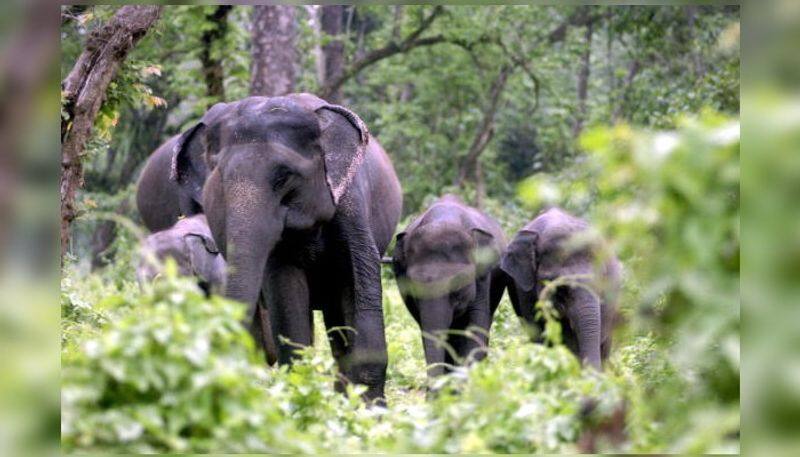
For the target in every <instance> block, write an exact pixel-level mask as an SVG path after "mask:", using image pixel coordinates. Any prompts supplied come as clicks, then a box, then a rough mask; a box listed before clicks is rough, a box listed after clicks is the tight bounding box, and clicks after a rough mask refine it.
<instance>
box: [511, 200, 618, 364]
mask: <svg viewBox="0 0 800 457" xmlns="http://www.w3.org/2000/svg"><path fill="white" fill-rule="evenodd" d="M589 229H590V227H589V224H588V223H586V221H584V220H582V219H579V218H577V217H574V216H572V215H570V214H568V213H567V212H565V211H564V210H562V209H560V208H551V209H549V210H547V211H545V212H543V213H541V214H540V215H539V216H538V217H536V219H534V220H533V221H531V222H530V223H528V224H527V225H526V226H525V227H523V228H522V230H520V231H519V233H517V236H516V237H515V238H514V239H513V240H512V241H511V244H509V246H508V250H507V251H506V253H505V254H504V255H503V257H502V259H501V261H500V268H501V269H502V271H503V272H504V273H505V274H507V275H508V277H507V279H506V282H507V285H508V292H509V297H510V298H511V303H512V304H513V305H514V311H515V312H516V313H517V315H518V316H519V317H520V318H521V319H522V320H523V322H524V323H525V324H527V325H528V326H530V329H531V330H532V331H533V333H534V334H540V332H539V331H538V330H539V329H540V328H541V325H542V322H541V321H537V319H536V318H535V313H536V311H535V307H534V305H535V303H536V301H537V299H539V298H543V297H540V294H541V293H542V291H543V289H544V288H545V287H546V283H547V282H549V281H554V280H556V279H558V278H561V281H562V282H563V284H562V285H557V284H558V283H556V284H554V287H552V288H551V289H552V290H550V292H552V293H550V292H548V293H550V294H549V298H550V300H551V302H552V303H553V305H554V307H555V309H556V311H557V312H558V314H559V316H561V325H562V329H563V339H564V343H565V344H566V345H567V347H569V348H570V350H572V351H573V352H574V353H575V354H576V355H578V356H579V357H580V359H581V361H582V362H583V363H589V364H590V365H592V366H594V367H595V368H597V369H600V368H601V360H605V359H606V358H607V357H608V354H609V351H610V350H611V331H612V327H613V324H614V320H615V315H616V298H617V294H618V291H619V282H620V264H619V262H618V261H617V259H616V258H615V257H613V255H606V256H605V258H603V256H601V255H600V251H599V250H598V246H599V245H598V243H595V242H593V240H592V239H591V236H590V232H589Z"/></svg>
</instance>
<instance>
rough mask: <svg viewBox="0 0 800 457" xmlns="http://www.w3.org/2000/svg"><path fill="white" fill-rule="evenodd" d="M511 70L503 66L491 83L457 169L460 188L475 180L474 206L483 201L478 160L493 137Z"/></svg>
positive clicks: (509, 66)
mask: <svg viewBox="0 0 800 457" xmlns="http://www.w3.org/2000/svg"><path fill="white" fill-rule="evenodd" d="M513 69H514V67H512V66H511V65H505V66H503V67H502V68H501V69H500V72H499V73H498V74H497V77H496V78H495V80H494V81H493V82H492V86H491V88H490V89H489V100H488V103H487V104H486V106H485V107H484V109H483V117H482V119H481V123H480V125H479V127H478V130H477V131H476V132H475V137H474V138H473V140H472V144H471V145H470V147H469V150H468V151H467V155H466V156H464V159H463V160H462V161H461V165H460V166H459V168H458V177H457V180H456V185H457V186H459V187H462V186H463V185H464V184H465V183H466V182H467V180H468V179H469V178H470V177H472V178H474V179H475V184H476V185H477V187H476V190H477V191H478V194H479V195H477V196H476V204H479V203H481V202H482V201H483V195H480V193H481V192H482V191H483V183H482V180H483V177H482V176H481V174H480V172H479V164H478V159H479V158H480V155H481V153H483V151H484V150H485V149H486V146H488V145H489V142H490V141H491V140H492V137H493V136H494V119H495V116H496V114H497V109H498V108H499V106H500V100H501V98H502V95H503V90H504V89H505V87H506V83H507V82H508V77H509V76H510V75H511V72H512V71H513Z"/></svg>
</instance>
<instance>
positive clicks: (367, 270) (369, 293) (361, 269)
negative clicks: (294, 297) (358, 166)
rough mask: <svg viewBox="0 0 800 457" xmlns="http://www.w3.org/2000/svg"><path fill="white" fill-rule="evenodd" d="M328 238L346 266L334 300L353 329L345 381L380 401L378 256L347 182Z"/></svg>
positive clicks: (382, 355)
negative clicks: (340, 294) (340, 290)
mask: <svg viewBox="0 0 800 457" xmlns="http://www.w3.org/2000/svg"><path fill="white" fill-rule="evenodd" d="M338 208H339V211H338V212H337V215H336V219H335V221H334V223H333V225H332V226H331V227H332V229H333V230H332V232H331V235H332V237H331V239H330V241H332V242H333V243H335V245H336V249H337V250H338V251H339V252H337V253H336V256H337V257H338V260H339V265H338V266H340V267H341V268H342V269H343V270H346V274H345V275H344V279H345V280H344V282H343V285H342V287H343V288H344V289H343V291H342V292H343V293H342V297H341V300H340V304H341V307H342V314H343V315H344V317H345V322H346V324H347V325H348V326H349V327H352V328H353V329H354V330H355V335H354V337H353V345H352V346H350V347H349V351H348V354H347V355H346V356H345V357H344V362H345V363H344V365H345V370H344V371H345V373H346V374H347V377H348V379H349V380H350V381H351V382H355V383H356V384H363V385H365V386H367V391H366V393H365V394H364V398H365V400H367V401H375V402H377V403H379V404H381V405H383V404H385V400H384V385H385V383H386V367H387V365H388V353H387V350H386V335H385V330H384V323H383V302H382V301H383V295H382V289H381V263H380V262H381V256H380V254H379V252H378V248H377V245H376V243H375V240H374V239H373V237H372V232H371V229H370V228H369V227H368V225H367V224H368V222H367V221H368V220H369V219H368V216H367V210H366V208H365V204H364V200H363V196H362V195H361V194H360V191H359V190H358V188H356V187H351V188H350V189H349V190H348V192H347V193H345V194H344V195H343V196H342V200H341V201H340V202H339V205H338Z"/></svg>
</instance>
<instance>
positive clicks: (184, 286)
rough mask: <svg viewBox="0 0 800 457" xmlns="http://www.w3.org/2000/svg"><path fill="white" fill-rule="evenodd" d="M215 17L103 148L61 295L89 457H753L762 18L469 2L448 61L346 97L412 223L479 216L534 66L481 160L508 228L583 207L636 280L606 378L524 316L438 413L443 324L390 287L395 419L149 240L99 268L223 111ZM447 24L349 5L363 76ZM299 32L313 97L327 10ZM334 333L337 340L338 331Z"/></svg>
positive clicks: (132, 59)
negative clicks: (747, 208) (672, 456)
mask: <svg viewBox="0 0 800 457" xmlns="http://www.w3.org/2000/svg"><path fill="white" fill-rule="evenodd" d="M213 8H214V7H213V6H175V7H167V8H165V9H164V12H163V15H162V18H161V20H160V21H159V22H158V24H157V25H156V27H155V28H154V29H153V30H152V31H151V33H149V34H148V35H147V36H146V37H145V38H144V39H143V40H142V41H141V42H140V44H139V46H137V47H136V49H135V50H134V51H133V52H132V53H131V55H130V56H129V59H128V60H127V61H126V63H125V65H124V67H123V68H122V69H121V72H120V74H119V76H118V78H117V79H116V81H115V82H114V83H113V85H112V87H111V90H110V91H109V94H108V97H107V99H106V103H105V105H104V106H103V108H102V110H101V115H100V116H99V117H98V119H97V122H96V126H95V135H94V138H93V139H92V140H91V141H90V144H89V147H88V148H87V151H86V154H85V161H86V187H85V189H84V191H83V193H82V194H81V196H80V202H81V218H80V219H79V220H78V221H77V222H78V224H77V226H76V232H77V233H76V234H75V237H74V239H75V242H74V243H75V248H74V253H75V255H74V257H72V258H70V259H69V261H68V262H67V264H66V265H65V267H64V269H63V273H62V284H61V286H62V287H61V318H62V321H61V329H62V338H61V341H62V367H63V368H62V416H61V425H62V446H63V448H64V450H66V451H69V452H87V451H101V452H298V453H301V452H302V453H313V452H340V453H347V452H389V451H391V452H430V453H434V452H485V451H490V452H552V453H556V452H574V451H578V450H587V449H589V450H597V451H609V452H679V451H687V452H727V451H733V452H735V451H738V448H739V438H738V433H739V428H740V420H739V403H740V400H739V374H740V361H739V334H740V323H739V322H740V321H739V308H738V297H739V273H738V272H739V247H740V246H739V236H740V235H739V173H740V169H739V136H738V122H737V121H735V119H736V118H737V116H738V111H739V49H738V38H739V12H738V7H716V6H702V7H697V8H694V7H624V8H622V7H592V8H585V7H571V6H563V7H545V8H541V7H528V6H486V7H475V8H465V7H450V6H445V7H443V10H442V11H443V12H442V14H441V15H439V16H437V17H436V19H435V21H433V22H432V23H431V25H430V27H429V28H428V29H427V30H425V32H424V33H423V36H424V37H441V38H442V42H441V43H438V44H436V45H432V46H422V47H418V48H415V49H412V50H409V51H407V52H403V53H401V54H399V55H397V56H394V57H391V58H387V59H382V60H379V61H377V62H376V63H375V64H374V65H371V66H369V67H368V68H367V69H365V70H363V71H361V72H360V73H358V74H356V75H355V76H354V77H353V78H352V79H350V80H349V81H348V82H347V83H346V84H345V85H344V87H343V93H344V95H345V100H344V103H345V104H347V105H348V106H350V107H351V108H352V109H353V110H354V111H356V112H357V113H359V115H360V116H361V117H362V118H364V119H365V121H366V122H367V123H368V124H369V126H370V131H371V132H372V133H374V134H375V136H376V137H377V138H379V139H380V141H381V143H382V144H383V146H384V147H385V149H386V150H387V151H388V152H389V154H390V156H391V157H392V160H393V163H394V165H395V168H396V169H397V171H398V175H399V176H400V179H401V182H402V184H403V189H404V207H405V208H404V211H405V214H404V219H405V220H404V221H401V223H400V226H404V225H405V224H406V223H407V222H408V220H409V219H410V218H411V217H412V216H413V215H414V214H416V213H418V212H419V211H421V210H422V209H423V208H425V207H426V206H427V205H428V204H429V203H430V202H431V201H432V200H433V199H434V198H436V197H437V196H439V195H441V194H442V193H445V192H455V193H459V194H461V195H463V196H464V197H465V198H466V199H467V200H468V201H472V202H475V201H476V200H477V197H478V195H479V189H478V188H477V185H476V183H473V182H467V183H462V185H461V186H458V185H457V184H456V178H457V175H458V168H459V165H460V164H461V161H462V160H463V158H464V156H465V154H466V152H467V151H468V150H469V148H470V146H471V144H472V143H473V141H474V140H475V135H476V133H477V130H478V129H479V126H480V125H481V121H482V119H483V116H484V113H485V111H486V108H487V106H489V105H490V101H491V100H490V96H489V92H490V88H491V87H492V84H493V82H494V81H495V79H496V77H497V75H498V71H499V69H500V68H502V67H503V66H504V65H509V64H512V63H513V64H514V65H516V66H514V70H513V71H512V72H511V74H510V76H509V78H508V81H507V83H506V85H505V87H504V89H503V91H502V93H501V94H500V97H499V103H498V109H497V113H496V118H495V119H494V122H493V126H492V131H491V132H492V133H493V136H492V139H491V141H489V142H488V144H487V146H486V149H485V151H484V152H483V153H482V154H481V156H480V159H479V163H480V166H481V169H482V173H483V180H484V183H483V184H484V188H485V195H484V198H483V199H482V201H481V203H482V206H483V209H484V210H485V211H486V212H487V213H489V214H490V215H492V216H493V217H495V218H497V220H498V221H500V223H501V225H502V226H503V228H504V229H505V231H506V233H507V234H508V235H511V234H513V233H514V232H515V231H516V230H518V229H519V228H520V227H521V226H522V225H524V223H525V222H527V221H528V220H530V219H531V218H532V216H533V214H535V211H536V210H538V209H539V208H541V207H542V206H543V205H548V204H558V205H560V206H563V207H564V208H566V209H568V210H570V211H572V212H575V213H577V214H579V215H583V216H585V217H587V218H588V219H589V220H591V221H592V223H593V224H594V225H596V226H597V227H598V229H599V231H600V232H601V233H603V236H604V237H605V238H606V239H607V240H609V241H610V242H611V245H612V246H613V248H614V249H615V250H616V252H617V253H618V255H619V257H620V258H621V260H622V262H623V264H624V265H625V283H624V290H623V294H622V300H621V311H622V314H623V315H624V317H625V321H626V322H625V324H623V325H621V326H620V328H618V329H617V331H616V333H615V350H614V352H613V354H612V358H611V360H610V363H609V364H608V365H607V367H606V369H605V371H604V372H603V373H596V372H592V371H589V370H581V368H580V366H579V365H578V363H577V360H576V359H575V358H574V357H573V356H572V355H571V354H570V353H569V352H568V351H567V350H566V349H565V348H563V347H562V346H560V345H558V344H556V345H554V346H552V347H545V346H541V345H535V344H531V343H529V342H528V341H527V338H526V337H525V335H523V332H522V329H521V327H520V325H519V323H518V321H517V318H516V316H514V314H513V312H512V310H511V306H510V305H509V303H508V302H507V301H503V302H502V303H501V305H500V309H499V310H498V313H497V314H496V316H495V320H494V323H493V327H492V335H491V341H490V344H491V351H490V356H489V358H488V359H487V360H486V361H484V362H482V363H480V364H478V365H477V366H475V367H473V368H471V369H468V370H459V371H456V372H455V373H453V374H452V375H449V376H447V377H444V378H441V379H440V380H438V381H437V385H436V386H435V387H436V388H437V392H438V393H437V394H436V395H430V394H428V393H427V392H426V382H427V380H426V377H425V367H424V358H423V356H422V345H421V337H420V332H419V329H418V327H417V325H416V323H415V322H414V321H413V319H412V318H411V316H410V315H409V313H408V312H407V311H406V309H405V308H404V306H403V304H402V301H401V300H400V297H399V294H398V292H397V289H396V287H395V285H394V280H393V277H392V275H391V273H390V272H389V271H388V269H387V270H385V271H384V272H383V281H384V300H383V302H384V310H385V321H386V322H385V323H386V333H387V344H388V353H389V368H388V383H387V386H386V389H387V397H388V403H389V409H388V410H383V409H380V408H374V409H369V408H366V407H365V406H364V405H363V404H362V403H361V401H360V400H359V398H358V395H359V392H360V389H359V388H353V389H351V390H350V391H348V392H347V394H346V395H342V394H339V393H336V392H335V391H334V389H333V384H334V382H333V381H334V379H335V369H334V362H333V360H332V359H331V357H330V354H329V351H328V350H327V347H325V345H324V344H322V345H320V344H318V345H317V347H314V348H309V349H307V350H305V351H304V355H303V357H302V358H301V359H300V360H299V361H298V363H296V364H295V365H294V366H293V367H292V368H286V367H283V368H267V367H265V366H264V363H263V358H262V356H261V355H260V354H258V353H257V352H256V350H255V349H254V344H253V342H252V341H251V339H250V337H249V335H248V334H247V332H245V331H244V330H243V329H242V327H241V325H240V319H241V317H242V312H243V311H242V308H241V306H240V305H239V304H236V303H231V302H228V301H226V300H224V299H222V298H220V297H212V298H210V299H207V298H205V297H204V296H203V295H202V294H201V293H200V291H199V290H198V289H197V288H196V286H194V284H193V283H192V282H191V281H189V280H187V279H183V278H178V277H176V276H175V275H174V267H173V273H172V274H170V275H168V277H167V278H165V279H164V280H163V281H161V282H159V283H157V284H155V285H153V286H152V287H151V286H147V287H144V288H140V287H139V286H138V285H137V284H135V283H134V282H133V278H134V273H133V267H132V265H134V264H135V260H136V255H137V242H138V237H137V235H136V234H135V233H132V232H130V231H129V230H127V229H124V228H118V229H117V236H116V238H115V240H114V242H113V245H112V247H111V248H110V249H107V250H106V251H105V254H104V257H105V258H107V259H108V260H109V261H110V262H109V263H108V264H107V265H106V266H105V267H104V268H103V269H101V270H95V271H94V272H91V273H90V272H89V266H88V264H87V259H88V257H89V255H88V251H89V249H90V248H93V246H92V244H93V243H94V234H95V233H96V232H97V231H98V230H99V229H100V227H101V225H102V224H101V223H100V221H102V220H104V219H103V218H102V217H103V215H104V214H106V213H112V212H113V213H118V214H121V215H124V216H129V217H131V218H133V219H135V217H136V215H135V214H134V211H133V209H132V205H130V204H129V203H126V202H127V201H129V199H130V196H131V195H132V193H133V185H132V182H133V180H134V179H135V175H136V173H135V170H136V168H137V167H139V166H140V165H141V163H142V162H143V161H144V160H145V158H146V157H147V154H148V153H149V152H150V151H152V150H153V149H154V148H155V147H156V146H157V145H158V144H160V143H161V142H162V141H164V140H166V139H167V138H168V137H169V136H171V135H174V134H176V133H178V132H180V131H181V130H182V129H183V128H185V126H186V125H188V124H190V123H191V122H193V121H194V120H195V119H196V118H197V117H198V116H200V115H201V113H203V112H204V111H205V109H206V108H207V106H209V105H210V104H213V103H215V102H217V101H220V100H217V99H215V98H214V97H209V96H208V95H207V90H206V89H207V88H206V87H205V84H204V80H203V76H202V69H201V67H200V64H199V61H198V59H199V54H200V47H201V45H202V43H201V35H202V33H203V31H204V30H206V29H207V28H208V27H209V26H210V24H209V23H208V19H207V16H208V13H209V12H211V11H212V9H213ZM82 11H83V12H82V13H81V14H80V16H78V18H77V19H75V20H72V21H67V22H64V23H62V27H61V37H62V40H61V41H62V56H63V57H62V75H66V73H67V72H68V71H69V69H70V68H71V67H72V65H73V64H74V61H75V58H76V57H77V55H78V54H79V53H80V51H81V42H82V41H83V40H84V39H85V36H86V35H87V34H88V33H91V30H92V29H93V28H94V27H96V26H97V25H98V24H101V23H102V22H103V21H105V20H107V19H108V18H109V17H110V16H111V15H112V14H113V11H114V8H113V7H110V6H93V7H87V8H85V9H83V10H82ZM432 11H433V7H430V6H422V5H403V6H397V7H385V6H378V5H366V6H356V7H349V8H348V9H347V14H345V16H346V21H347V22H346V24H343V30H344V33H343V40H344V41H345V54H346V56H347V57H348V59H347V61H349V62H352V60H353V59H355V58H356V57H357V56H362V55H364V54H365V53H367V52H369V51H370V50H374V49H379V48H381V47H382V46H386V45H388V44H389V43H391V42H396V41H397V40H398V39H400V38H402V37H405V36H408V35H409V34H411V33H413V32H414V31H415V30H416V29H417V28H418V27H419V25H420V24H421V22H422V21H423V19H424V18H425V17H428V16H429V15H430V14H431V12H432ZM250 12H251V10H250V7H246V6H236V7H234V9H233V10H232V11H231V13H230V15H229V16H228V28H227V33H226V34H225V36H224V37H223V38H222V39H221V40H220V41H219V42H216V43H213V45H212V48H211V49H210V53H211V56H212V57H219V58H221V60H222V65H223V68H224V73H225V81H224V86H225V98H226V99H227V100H234V99H238V98H241V97H244V96H246V95H247V93H248V82H249V67H250V55H249V40H250V36H249V32H248V26H249V20H250V19H249V18H250ZM297 17H298V19H299V31H300V36H299V37H298V48H299V52H298V54H299V55H300V56H302V57H301V60H300V61H299V62H297V65H298V69H299V79H298V82H297V86H296V90H298V91H310V92H314V91H316V90H317V89H318V87H319V83H320V81H318V78H317V75H316V68H315V65H316V64H317V62H316V61H315V59H314V57H313V55H314V50H315V49H316V47H317V46H318V45H320V44H324V43H325V42H327V41H328V40H330V39H331V38H330V37H327V36H318V35H316V34H315V31H314V30H313V28H312V27H311V26H310V22H309V13H308V10H307V9H305V8H302V7H299V8H298V15H297ZM588 24H591V26H592V30H593V33H592V40H591V42H588V43H587V40H586V27H587V26H588ZM562 25H563V26H564V27H563V28H561V26H562ZM587 50H588V51H589V55H590V58H589V70H590V71H589V76H588V81H587V84H588V90H587V97H586V100H584V101H583V102H585V106H586V112H585V119H584V121H585V122H584V125H585V126H586V127H585V128H584V129H583V131H582V132H578V131H576V129H574V125H575V121H576V119H577V118H578V116H580V115H581V112H582V111H581V104H582V103H581V100H579V95H578V91H577V89H576V86H577V82H578V78H579V76H578V75H579V73H580V72H581V70H582V68H581V66H582V62H583V59H582V56H583V55H584V54H585V52H586V51H587ZM515 59H516V60H515ZM517 60H519V61H522V62H525V63H526V66H525V67H523V66H520V65H517V64H516V63H515V62H516V61H517ZM346 64H347V62H346ZM698 113H699V115H698ZM715 113H719V114H715ZM634 126H635V127H634ZM540 305H546V303H544V302H541V303H540ZM540 312H542V313H544V314H547V313H549V312H550V310H548V308H546V307H543V308H541V309H540ZM316 320H317V321H320V319H319V316H317V319H316ZM557 330H558V329H557V327H553V326H551V327H550V329H549V336H550V337H551V338H550V340H551V341H555V342H557V340H558V338H557ZM316 333H317V338H316V340H317V341H324V340H325V336H326V335H325V334H324V331H323V330H322V328H321V326H319V325H318V326H317V328H316ZM620 418H621V419H620Z"/></svg>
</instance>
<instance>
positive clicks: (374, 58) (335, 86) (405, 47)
mask: <svg viewBox="0 0 800 457" xmlns="http://www.w3.org/2000/svg"><path fill="white" fill-rule="evenodd" d="M443 11H444V7H443V6H441V5H437V6H436V7H435V8H434V9H433V12H432V13H431V14H430V15H428V17H426V18H425V19H423V20H422V22H421V23H420V25H419V26H418V27H417V28H416V29H415V30H414V31H413V32H411V33H410V34H409V35H408V36H407V37H405V38H404V39H403V40H402V41H401V42H399V43H398V42H396V41H391V42H389V43H388V44H387V45H386V46H384V47H382V48H379V49H375V50H373V51H371V52H368V53H367V54H365V55H364V56H363V57H361V58H359V59H356V60H354V61H353V62H352V63H351V64H350V66H349V67H348V68H347V69H345V71H343V72H342V74H341V75H339V76H338V77H336V78H334V79H332V80H330V81H325V84H324V85H323V86H322V88H321V89H320V96H321V97H322V98H327V97H329V96H330V95H331V94H333V93H335V92H337V91H338V90H339V89H340V88H341V87H342V85H343V84H344V83H345V82H347V81H348V80H349V79H350V78H352V77H353V76H355V75H356V74H358V73H359V72H360V71H362V70H363V69H364V68H366V67H369V66H370V65H372V64H374V63H376V62H378V61H379V60H383V59H386V58H388V57H391V56H394V55H396V54H400V53H404V52H408V51H410V50H412V49H414V48H418V47H422V46H431V45H434V44H437V43H443V42H445V41H446V39H445V37H444V36H443V35H436V36H433V37H428V38H419V37H420V35H422V33H424V32H425V31H426V30H428V28H430V26H431V24H433V22H434V20H436V18H437V17H438V16H439V15H440V14H441V13H442V12H443Z"/></svg>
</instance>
